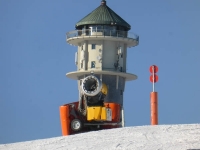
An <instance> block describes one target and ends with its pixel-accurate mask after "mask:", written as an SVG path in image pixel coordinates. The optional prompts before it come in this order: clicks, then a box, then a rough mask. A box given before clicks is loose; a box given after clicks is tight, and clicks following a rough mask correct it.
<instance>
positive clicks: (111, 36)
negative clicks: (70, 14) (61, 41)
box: [66, 29, 139, 47]
mask: <svg viewBox="0 0 200 150" xmlns="http://www.w3.org/2000/svg"><path fill="white" fill-rule="evenodd" d="M66 36H67V37H66V38H67V39H66V40H67V42H68V43H69V44H72V45H76V46H78V43H80V42H82V41H83V40H89V39H91V40H92V39H93V40H94V39H97V38H98V40H100V39H103V38H107V40H113V41H123V42H125V43H126V44H127V46H128V47H133V46H136V45H138V43H139V36H138V35H136V34H134V33H131V32H128V31H119V30H108V29H99V30H91V29H86V30H74V31H70V32H68V33H67V34H66Z"/></svg>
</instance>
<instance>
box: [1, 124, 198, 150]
mask: <svg viewBox="0 0 200 150" xmlns="http://www.w3.org/2000/svg"><path fill="white" fill-rule="evenodd" d="M82 149H83V150H94V149H95V150H126V149H127V150H128V149H130V150H137V149H138V150H161V149H162V150H165V149H166V150H175V149H176V150H179V149H180V150H186V149H200V124H180V125H157V126H137V127H125V128H118V129H110V130H101V131H93V132H88V133H82V134H76V135H70V136H65V137H64V136H61V137H55V138H49V139H41V140H34V141H26V142H19V143H11V144H1V145H0V150H82Z"/></svg>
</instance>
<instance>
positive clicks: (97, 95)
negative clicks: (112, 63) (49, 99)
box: [60, 75, 122, 135]
mask: <svg viewBox="0 0 200 150" xmlns="http://www.w3.org/2000/svg"><path fill="white" fill-rule="evenodd" d="M81 88H82V94H81V96H80V99H79V101H78V102H74V103H70V104H66V105H63V106H61V107H60V117H61V118H60V119H61V127H62V134H63V135H70V134H75V133H80V132H84V131H94V130H100V129H110V128H117V127H120V126H121V125H122V123H121V120H122V119H120V116H121V114H120V113H121V106H120V105H119V104H117V103H106V102H105V98H106V96H107V94H108V87H107V85H106V84H105V83H102V81H100V80H99V79H98V78H97V77H96V76H94V75H89V76H87V77H86V78H84V79H83V80H82V84H81Z"/></svg>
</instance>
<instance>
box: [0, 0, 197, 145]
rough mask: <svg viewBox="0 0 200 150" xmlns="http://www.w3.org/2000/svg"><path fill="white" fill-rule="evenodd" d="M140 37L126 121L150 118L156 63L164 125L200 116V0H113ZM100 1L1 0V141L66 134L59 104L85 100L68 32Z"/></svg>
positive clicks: (131, 55)
mask: <svg viewBox="0 0 200 150" xmlns="http://www.w3.org/2000/svg"><path fill="white" fill-rule="evenodd" d="M107 4H108V6H109V7H110V8H111V9H113V10H114V11H115V12H116V13H117V14H118V15H120V16H121V17H122V18H123V19H124V20H126V21H127V22H128V23H129V24H130V25H131V27H132V29H131V30H130V32H134V33H136V34H138V35H139V36H140V43H139V45H138V46H137V47H134V48H131V49H128V57H127V66H128V71H127V72H129V73H134V74H136V75H138V79H137V80H136V81H131V82H127V84H126V87H125V93H124V107H125V119H126V126H141V125H149V124H150V92H151V91H152V84H151V83H150V81H149V76H150V73H149V67H150V66H151V65H153V64H156V65H157V66H158V67H159V71H158V76H159V82H158V83H156V91H157V92H158V95H159V124H191V123H199V122H200V117H199V114H200V108H199V107H200V67H199V65H200V42H199V39H200V19H199V16H200V1H199V0H191V1H186V0H176V1H174V0H168V1H160V0H152V1H136V0H124V1H116V0H108V1H107ZM99 5H100V0H87V1H80V0H73V1H68V0H59V1H55V0H42V1H41V0H34V1H30V0H29V1H27V0H18V1H14V0H1V1H0V144H3V143H11V142H19V141H27V140H35V139H42V138H50V137H55V136H61V128H60V116H59V106H60V105H62V104H65V103H69V102H73V101H77V100H78V90H77V82H76V81H75V80H71V79H68V78H66V77H65V74H66V73H67V72H71V71H75V70H76V66H75V64H74V53H75V52H76V50H77V48H76V47H74V46H70V45H68V44H67V43H66V41H65V40H66V37H65V35H66V32H68V31H72V30H74V29H75V24H76V23H77V22H78V21H79V20H80V19H82V18H83V17H84V16H86V15H87V14H88V13H90V12H91V11H92V10H94V9H95V8H97V7H98V6H99Z"/></svg>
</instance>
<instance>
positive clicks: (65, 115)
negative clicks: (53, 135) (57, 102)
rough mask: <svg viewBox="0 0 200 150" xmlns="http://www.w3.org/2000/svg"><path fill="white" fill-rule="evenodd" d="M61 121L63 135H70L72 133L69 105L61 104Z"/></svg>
mask: <svg viewBox="0 0 200 150" xmlns="http://www.w3.org/2000/svg"><path fill="white" fill-rule="evenodd" d="M60 122H61V128H62V135H63V136H65V135H69V134H70V131H69V126H70V120H69V105H63V106H60Z"/></svg>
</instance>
